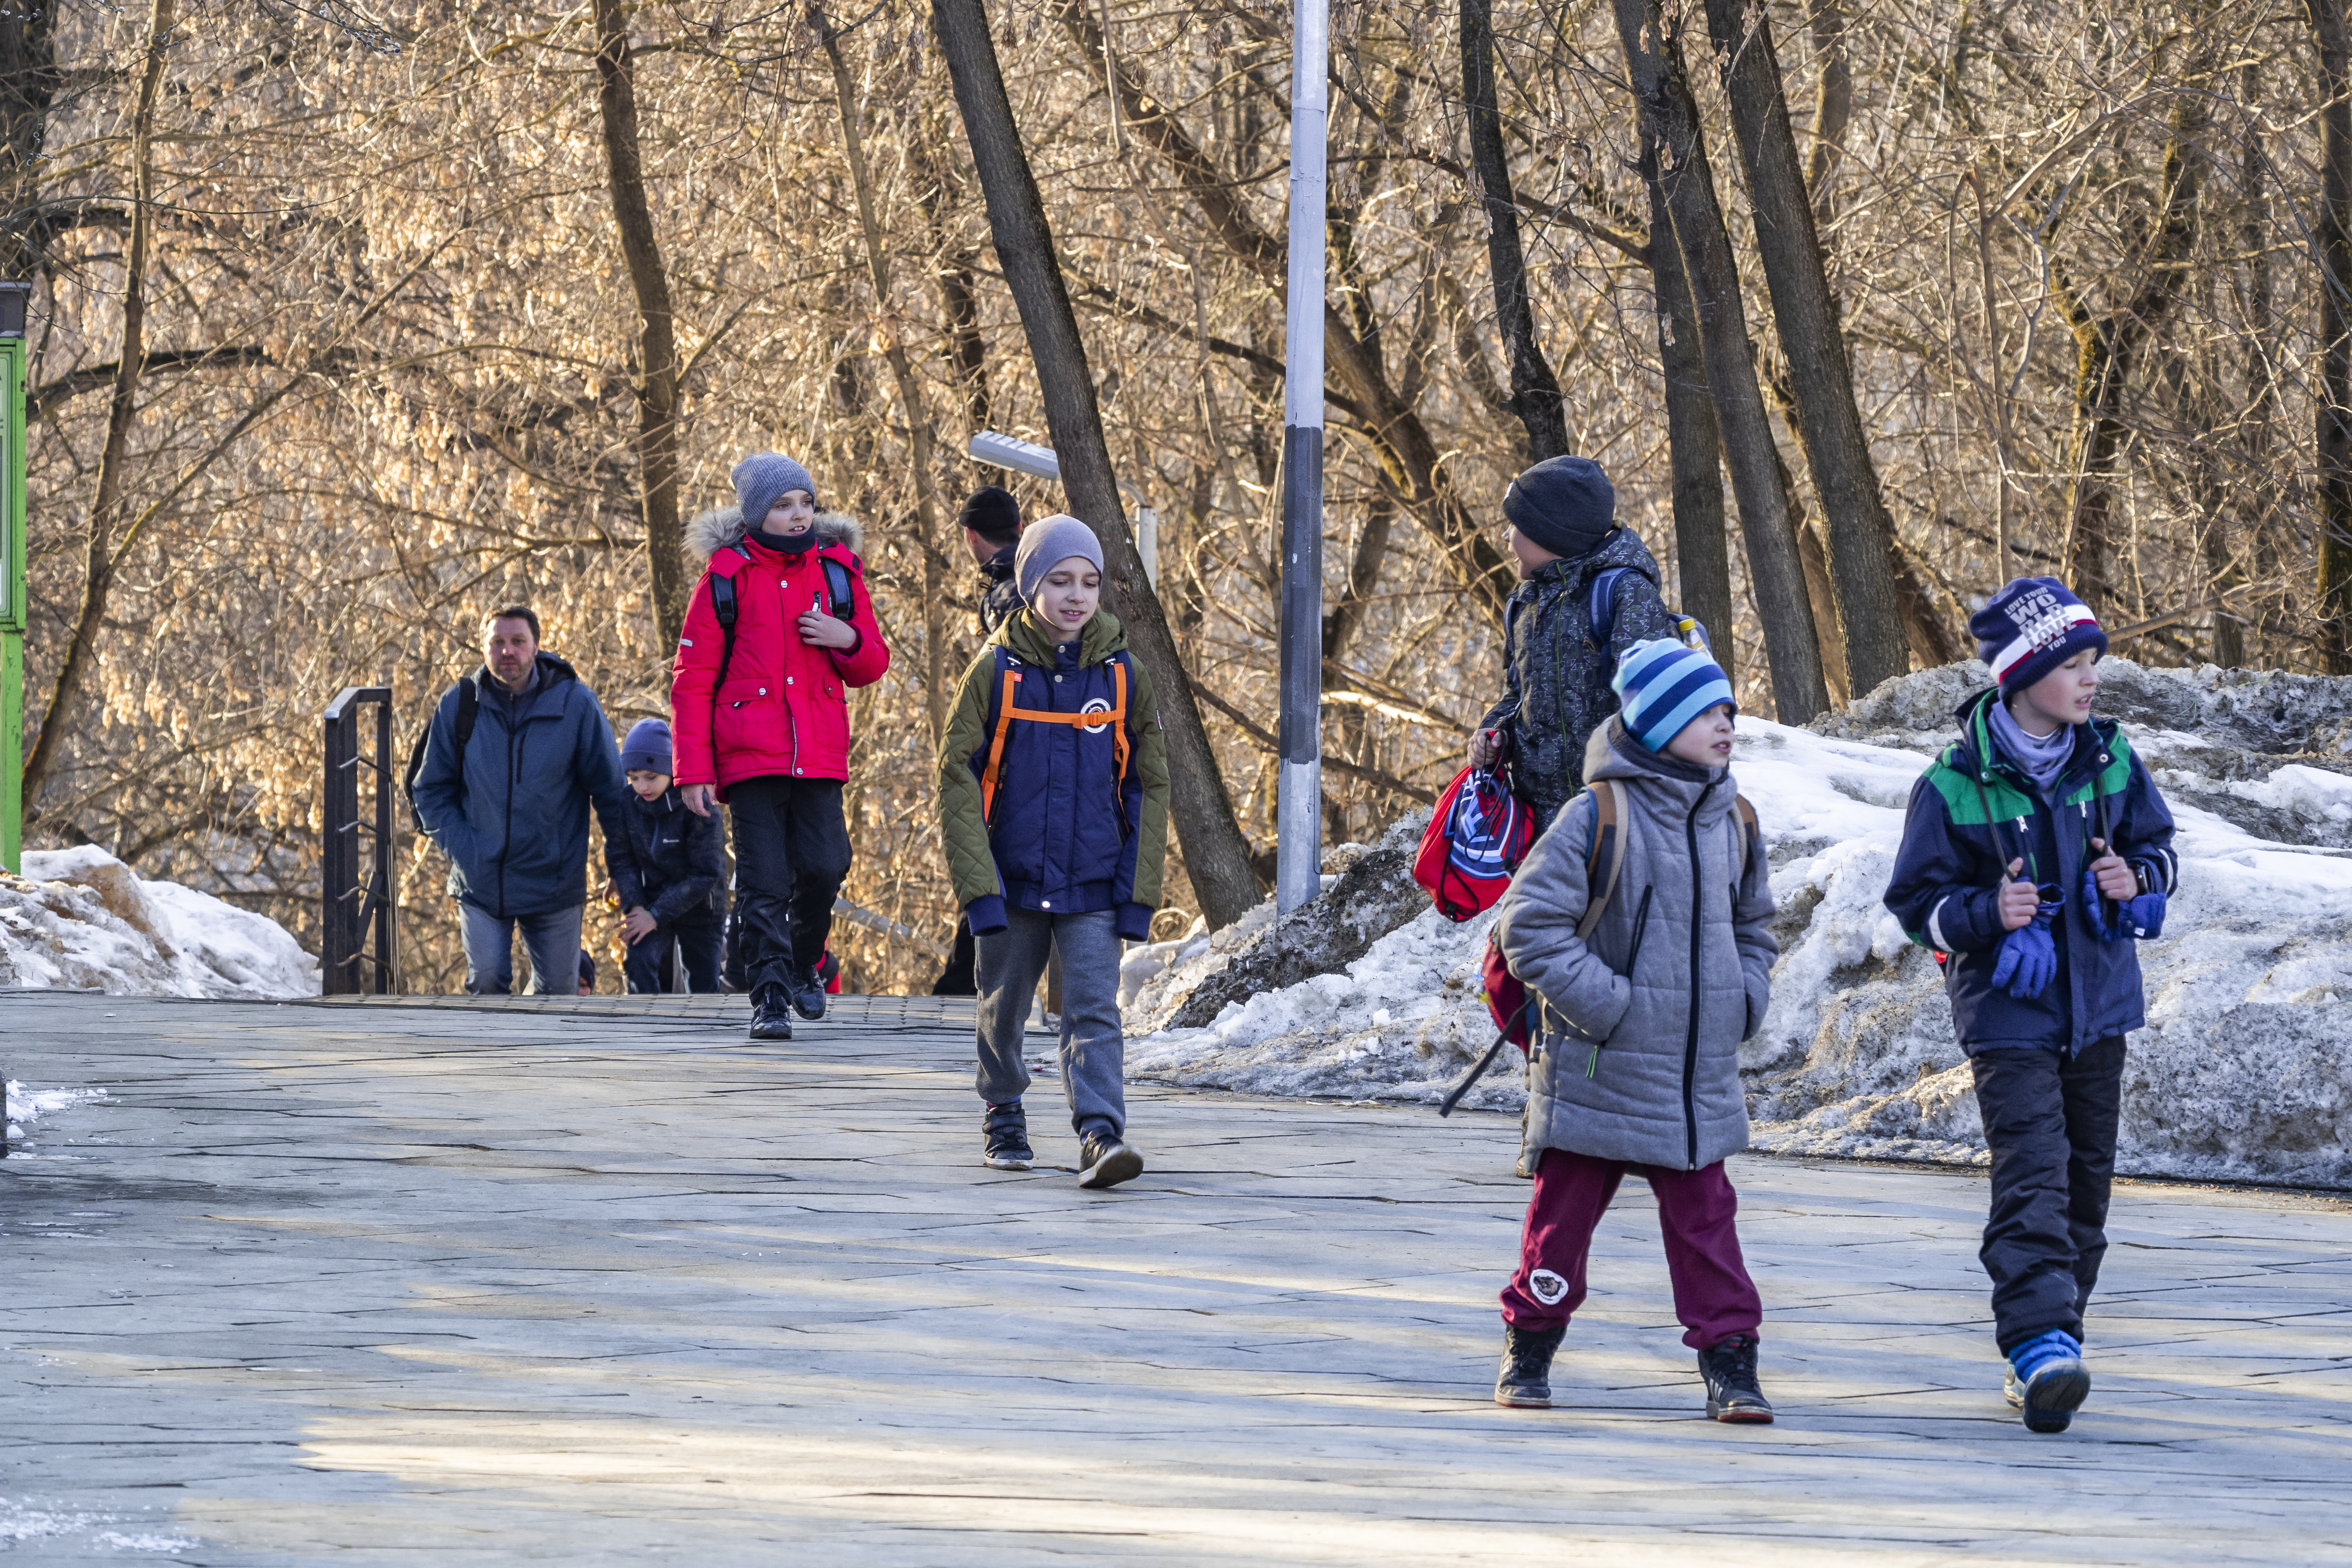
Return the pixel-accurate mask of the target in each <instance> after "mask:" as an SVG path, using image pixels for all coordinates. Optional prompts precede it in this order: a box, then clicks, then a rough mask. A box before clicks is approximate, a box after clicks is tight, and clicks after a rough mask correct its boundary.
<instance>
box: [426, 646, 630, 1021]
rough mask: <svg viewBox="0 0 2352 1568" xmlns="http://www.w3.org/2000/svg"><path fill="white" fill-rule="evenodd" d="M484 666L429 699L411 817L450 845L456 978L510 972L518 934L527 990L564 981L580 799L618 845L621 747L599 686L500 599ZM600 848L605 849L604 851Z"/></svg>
mask: <svg viewBox="0 0 2352 1568" xmlns="http://www.w3.org/2000/svg"><path fill="white" fill-rule="evenodd" d="M482 640H483V650H482V651H483V665H482V668H479V669H478V670H476V671H475V672H474V673H473V674H472V675H471V676H468V677H467V679H464V680H461V681H459V682H458V683H457V685H456V686H454V687H452V688H450V689H449V690H448V691H447V692H446V693H445V694H444V695H443V696H442V699H441V701H440V704H439V706H438V707H436V709H435V710H434V712H433V723H432V727H431V729H430V730H429V731H427V733H426V737H425V756H424V761H423V763H422V765H421V766H420V767H419V768H418V769H417V773H416V784H415V803H416V819H417V821H418V822H419V823H420V824H421V825H423V826H424V828H425V833H426V834H427V835H429V836H430V837H432V839H433V842H434V843H436V844H437V845H439V846H440V847H441V853H442V854H444V855H446V856H447V857H448V858H449V896H450V897H451V898H453V899H456V900H457V907H458V909H459V910H460V911H462V913H463V914H464V917H465V922H466V927H465V931H466V989H467V992H468V993H469V994H473V995H477V996H485V995H487V996H503V995H505V994H508V992H509V990H511V989H512V987H513V984H514V935H515V931H516V928H518V927H520V928H521V931H522V941H523V948H524V950H525V952H528V953H529V954H530V991H531V994H533V995H535V996H537V995H546V994H550V993H553V994H558V995H568V994H570V993H571V991H572V983H573V980H572V977H573V974H574V973H575V972H576V969H577V966H578V963H579V953H580V919H581V912H582V910H583V908H584V906H585V905H586V903H587V901H588V881H587V869H588V808H589V806H590V805H594V807H595V808H596V817H597V820H598V821H599V822H600V823H601V824H602V825H603V826H604V842H605V844H606V845H607V846H608V847H609V846H614V845H625V844H626V843H627V842H628V839H627V829H626V828H625V826H624V825H623V823H622V819H621V815H620V813H621V808H622V805H623V795H624V792H625V789H626V788H627V785H626V783H625V780H624V779H623V777H622V775H621V757H620V752H619V751H618V750H617V749H616V748H615V747H614V744H613V727H612V726H611V725H610V724H609V723H607V722H606V721H605V719H604V709H603V707H602V706H600V705H599V704H598V702H597V701H596V694H595V693H594V692H593V691H591V690H589V689H588V688H587V686H586V685H585V684H584V683H583V681H582V680H581V679H580V677H579V676H578V675H577V674H575V673H574V672H573V671H572V667H571V666H570V665H569V664H566V663H565V662H564V661H563V660H562V659H560V658H556V657H555V656H554V655H553V654H549V653H541V652H540V650H539V617H538V616H536V615H533V614H532V613H531V610H530V606H529V605H501V606H500V607H499V608H498V609H496V610H493V611H491V612H490V614H489V615H488V617H487V618H486V619H485V620H484V622H483V639H482ZM609 853H610V851H609V849H608V854H609Z"/></svg>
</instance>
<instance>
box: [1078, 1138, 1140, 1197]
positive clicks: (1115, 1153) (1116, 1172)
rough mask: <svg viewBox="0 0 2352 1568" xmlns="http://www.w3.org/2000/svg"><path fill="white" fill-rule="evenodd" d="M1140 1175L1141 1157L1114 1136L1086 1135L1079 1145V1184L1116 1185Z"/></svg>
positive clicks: (1083, 1185)
mask: <svg viewBox="0 0 2352 1568" xmlns="http://www.w3.org/2000/svg"><path fill="white" fill-rule="evenodd" d="M1141 1174H1143V1156H1142V1155H1140V1154H1139V1153H1137V1152H1135V1151H1134V1150H1132V1149H1130V1148H1129V1147H1128V1146H1127V1145H1126V1144H1124V1143H1122V1142H1119V1141H1118V1139H1116V1138H1108V1137H1105V1136H1104V1135H1103V1134H1102V1133H1099V1132H1089V1133H1087V1139H1086V1142H1083V1143H1081V1144H1080V1145H1079V1146H1078V1185H1080V1186H1082V1187H1115V1186H1117V1185H1118V1184H1120V1183H1121V1182H1131V1181H1133V1180H1135V1178H1136V1177H1138V1176H1139V1175H1141Z"/></svg>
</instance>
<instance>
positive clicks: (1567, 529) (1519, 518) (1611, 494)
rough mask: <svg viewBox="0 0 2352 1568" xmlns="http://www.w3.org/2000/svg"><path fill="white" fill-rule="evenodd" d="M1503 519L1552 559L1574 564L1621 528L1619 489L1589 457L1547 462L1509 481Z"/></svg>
mask: <svg viewBox="0 0 2352 1568" xmlns="http://www.w3.org/2000/svg"><path fill="white" fill-rule="evenodd" d="M1503 515H1504V516H1505V517H1507V518H1509V519H1510V520H1511V526H1512V527H1513V528H1516V529H1517V530H1518V531H1520V532H1521V533H1524V534H1526V535H1527V536H1528V538H1529V539H1531V540H1533V541H1535V542H1537V543H1538V544H1540V545H1542V546H1543V547H1544V548H1545V549H1546V550H1549V551H1550V552H1552V553H1553V554H1554V555H1559V556H1564V557H1566V558H1568V559H1570V560H1574V559H1575V558H1576V557H1578V556H1580V555H1590V554H1591V553H1592V552H1594V551H1595V550H1597V549H1599V548H1600V547H1601V541H1602V540H1604V539H1606V538H1608V537H1609V534H1610V531H1611V530H1612V529H1614V528H1615V527H1616V526H1617V489H1616V487H1615V486H1613V485H1612V484H1611V483H1610V482H1609V476H1608V475H1607V474H1604V473H1602V472H1601V465H1600V464H1598V463H1596V462H1594V461H1593V460H1592V459H1591V458H1545V459H1544V460H1543V461H1542V462H1540V463H1538V464H1537V465H1536V466H1535V467H1534V468H1529V469H1528V470H1527V471H1526V472H1525V473H1523V474H1521V475H1520V476H1519V477H1518V478H1517V479H1513V480H1512V481H1511V488H1510V489H1509V490H1508V491H1507V492H1506V493H1505V494H1504V496H1503Z"/></svg>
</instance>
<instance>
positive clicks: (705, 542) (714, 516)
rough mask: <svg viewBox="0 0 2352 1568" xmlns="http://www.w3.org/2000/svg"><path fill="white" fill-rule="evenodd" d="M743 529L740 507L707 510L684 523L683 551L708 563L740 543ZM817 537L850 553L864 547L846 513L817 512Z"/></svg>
mask: <svg viewBox="0 0 2352 1568" xmlns="http://www.w3.org/2000/svg"><path fill="white" fill-rule="evenodd" d="M743 532H744V530H743V509H742V508H741V507H740V506H722V507H719V508H717V509H716V510H711V511H706V512H704V513H703V514H702V515H701V516H699V517H698V518H696V519H695V520H694V521H692V522H689V523H688V524H687V525H686V552H687V553H688V555H691V556H692V557H694V559H695V560H697V561H701V562H708V561H709V559H710V558H711V557H712V556H714V555H716V554H718V553H719V552H720V551H722V550H724V549H726V548H727V547H728V546H729V545H730V544H734V543H737V542H740V541H741V539H742V537H743ZM816 537H817V542H818V543H820V544H839V545H844V546H846V547H847V549H848V550H849V552H850V553H851V554H853V555H858V554H862V553H863V552H864V551H865V547H866V531H865V530H864V529H862V528H860V527H859V526H858V524H857V520H856V518H854V517H851V516H849V515H848V514H846V513H845V512H838V511H821V512H819V513H817V514H816Z"/></svg>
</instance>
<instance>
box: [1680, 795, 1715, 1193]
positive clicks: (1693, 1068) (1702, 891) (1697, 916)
mask: <svg viewBox="0 0 2352 1568" xmlns="http://www.w3.org/2000/svg"><path fill="white" fill-rule="evenodd" d="M1716 783H1717V781H1714V780H1710V781H1709V782H1708V784H1707V786H1706V788H1705V789H1703V790H1701V791H1699V792H1698V798H1697V799H1696V800H1695V801H1693V802H1691V808H1690V815H1689V816H1685V817H1684V818H1683V838H1684V841H1685V843H1686V844H1687V845H1688V846H1689V847H1690V879H1691V954H1690V963H1691V977H1690V1009H1689V1011H1690V1025H1689V1027H1688V1028H1686V1029H1685V1031H1684V1034H1683V1131H1684V1136H1685V1141H1686V1150H1687V1152H1686V1153H1685V1156H1684V1163H1683V1168H1684V1169H1685V1170H1688V1171H1696V1170H1697V1169H1698V1105H1697V1102H1696V1082H1697V1078H1698V1001H1699V995H1698V966H1699V952H1700V942H1701V939H1702V938H1703V937H1704V936H1705V935H1706V919H1705V911H1706V878H1704V877H1702V876H1701V875H1699V858H1698V811H1699V807H1701V806H1703V805H1706V797H1707V796H1708V795H1713V794H1714V793H1715V785H1716Z"/></svg>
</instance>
